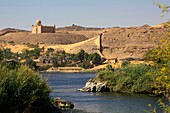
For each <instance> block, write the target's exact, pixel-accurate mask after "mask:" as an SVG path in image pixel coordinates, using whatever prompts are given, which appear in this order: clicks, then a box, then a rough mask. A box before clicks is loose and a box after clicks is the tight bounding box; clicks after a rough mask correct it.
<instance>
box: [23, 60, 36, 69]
mask: <svg viewBox="0 0 170 113" xmlns="http://www.w3.org/2000/svg"><path fill="white" fill-rule="evenodd" d="M25 64H26V65H27V66H28V67H30V68H33V69H36V68H37V66H36V62H34V61H33V60H32V59H31V58H27V59H26V60H25Z"/></svg>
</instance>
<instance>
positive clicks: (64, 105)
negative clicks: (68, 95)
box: [52, 98, 74, 110]
mask: <svg viewBox="0 0 170 113" xmlns="http://www.w3.org/2000/svg"><path fill="white" fill-rule="evenodd" d="M52 104H53V106H54V107H55V108H59V109H61V110H65V109H67V110H68V109H73V108H74V104H73V103H72V102H70V101H66V100H62V99H60V98H54V100H53V102H52Z"/></svg>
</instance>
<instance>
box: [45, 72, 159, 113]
mask: <svg viewBox="0 0 170 113" xmlns="http://www.w3.org/2000/svg"><path fill="white" fill-rule="evenodd" d="M42 75H43V76H49V80H48V83H49V85H50V87H51V89H52V93H51V96H52V97H60V98H61V99H64V100H68V101H71V102H73V103H74V105H75V107H74V109H73V110H72V111H65V112H64V113H146V112H145V110H149V109H148V104H152V105H153V106H156V105H155V103H157V100H158V97H152V96H149V95H144V94H133V95H132V94H120V93H91V92H79V91H77V89H79V88H82V87H83V86H84V85H85V83H86V82H87V81H88V80H89V79H90V78H94V77H95V73H42Z"/></svg>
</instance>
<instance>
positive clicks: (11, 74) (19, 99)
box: [0, 65, 50, 113]
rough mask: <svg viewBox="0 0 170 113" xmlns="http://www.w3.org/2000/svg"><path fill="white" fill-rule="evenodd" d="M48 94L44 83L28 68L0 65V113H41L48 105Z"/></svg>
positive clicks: (48, 90) (47, 88)
mask: <svg viewBox="0 0 170 113" xmlns="http://www.w3.org/2000/svg"><path fill="white" fill-rule="evenodd" d="M49 94H50V89H49V87H48V85H47V83H46V81H44V80H43V79H42V78H41V77H40V76H39V75H38V74H37V73H35V72H34V71H32V70H31V69H29V68H28V67H26V66H21V67H19V68H18V69H9V68H7V67H6V66H2V65H0V111H1V113H43V112H45V110H47V107H48V106H49V105H50V97H49Z"/></svg>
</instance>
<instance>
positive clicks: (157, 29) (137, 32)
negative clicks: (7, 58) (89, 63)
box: [0, 24, 169, 59]
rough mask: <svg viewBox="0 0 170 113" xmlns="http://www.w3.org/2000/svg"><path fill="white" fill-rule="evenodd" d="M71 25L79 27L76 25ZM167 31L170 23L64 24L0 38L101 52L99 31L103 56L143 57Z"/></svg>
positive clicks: (68, 49) (77, 50) (14, 48)
mask: <svg viewBox="0 0 170 113" xmlns="http://www.w3.org/2000/svg"><path fill="white" fill-rule="evenodd" d="M72 27H76V28H77V26H72ZM72 27H71V28H72ZM168 32H169V27H168V26H164V25H162V24H160V25H156V26H148V25H144V26H141V27H125V28H120V27H113V28H106V29H98V28H97V29H95V30H94V29H91V30H90V29H88V30H84V29H81V30H72V29H71V30H70V29H64V28H63V29H60V30H58V31H57V32H56V33H42V34H32V33H29V32H16V33H7V34H5V35H3V36H0V40H5V41H6V42H9V41H14V42H15V43H16V44H24V43H28V42H29V43H34V44H35V43H39V44H41V45H40V47H42V46H44V47H45V48H50V47H51V48H54V49H62V50H65V51H66V52H68V53H78V52H79V51H80V50H81V49H84V50H85V51H86V52H88V53H94V52H97V53H99V54H100V52H99V47H100V34H101V33H102V34H103V35H102V38H101V39H102V40H101V42H102V43H101V44H102V47H103V52H102V54H100V55H101V56H104V57H105V58H107V59H113V58H118V59H125V58H134V59H143V58H144V54H145V53H146V52H147V51H149V50H151V49H153V48H154V47H155V46H156V45H157V44H158V43H159V41H160V39H162V38H163V36H164V35H165V34H166V33H168ZM14 46H15V45H12V46H10V48H11V49H12V50H13V51H15V52H17V51H16V50H21V49H19V46H16V47H14ZM8 47H9V46H8ZM17 48H18V49H17Z"/></svg>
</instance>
